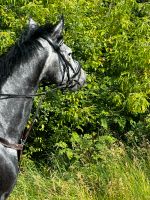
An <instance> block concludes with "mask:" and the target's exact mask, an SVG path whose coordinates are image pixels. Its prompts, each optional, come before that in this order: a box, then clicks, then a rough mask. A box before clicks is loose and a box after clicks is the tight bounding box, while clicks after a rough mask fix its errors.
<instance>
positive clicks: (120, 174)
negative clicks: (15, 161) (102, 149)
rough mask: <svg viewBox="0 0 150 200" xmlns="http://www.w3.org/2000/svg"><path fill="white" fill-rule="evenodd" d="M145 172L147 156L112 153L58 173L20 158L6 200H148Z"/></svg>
mask: <svg viewBox="0 0 150 200" xmlns="http://www.w3.org/2000/svg"><path fill="white" fill-rule="evenodd" d="M117 151H118V150H117ZM60 168H61V166H60ZM149 171H150V154H149V153H147V156H146V158H145V159H143V158H140V159H139V158H137V157H135V156H134V158H133V159H131V158H129V156H128V155H127V154H126V153H125V152H124V151H122V152H121V153H120V152H119V153H117V152H116V150H114V151H113V150H112V153H111V155H110V156H109V157H107V159H106V160H102V161H101V162H97V163H96V164H87V165H86V166H82V167H81V166H80V167H78V166H76V165H72V166H70V168H69V169H68V170H66V171H65V170H63V171H62V172H61V171H60V170H57V169H56V170H50V169H49V168H48V167H41V168H39V167H37V166H36V165H35V164H34V163H33V162H32V161H31V160H29V159H27V158H24V159H23V168H22V170H21V173H20V175H19V177H18V183H17V186H16V187H15V190H14V191H13V193H12V195H11V197H10V198H9V200H123V199H125V200H134V199H135V200H149V199H150V180H149V179H150V176H149Z"/></svg>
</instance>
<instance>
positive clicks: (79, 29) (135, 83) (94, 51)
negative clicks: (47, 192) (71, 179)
mask: <svg viewBox="0 0 150 200" xmlns="http://www.w3.org/2000/svg"><path fill="white" fill-rule="evenodd" d="M0 2H1V6H0V29H1V32H0V51H1V53H2V52H5V51H7V49H8V47H9V46H10V45H12V44H13V43H14V42H15V41H16V40H17V38H18V37H19V35H20V34H21V30H22V29H23V27H25V26H26V23H27V20H28V18H29V17H32V18H33V19H34V20H35V21H37V22H38V23H40V24H44V23H45V22H47V21H50V22H56V21H57V19H58V16H60V14H62V13H63V14H64V17H65V27H66V28H65V32H64V39H65V42H66V43H67V44H68V45H69V46H70V47H71V48H72V49H73V51H74V56H75V57H76V58H77V60H79V61H80V62H81V63H82V65H83V68H84V69H85V70H86V71H87V74H88V78H87V83H88V84H87V86H86V87H84V88H83V89H82V90H80V91H78V92H75V93H70V92H65V93H64V94H62V93H61V92H60V91H55V92H51V88H49V87H48V86H45V87H44V86H43V87H41V88H40V89H39V90H49V93H48V95H47V98H46V100H45V101H44V102H43V104H42V106H41V110H40V113H39V117H38V118H37V121H36V124H35V126H34V128H33V131H32V134H31V136H30V138H29V140H28V141H29V142H28V143H29V146H28V148H27V153H28V154H30V155H32V157H34V158H36V157H37V156H38V157H39V156H40V157H44V158H45V159H46V160H47V161H49V160H50V155H51V153H56V152H58V151H57V150H58V147H59V149H60V150H61V151H62V150H64V149H65V147H66V146H67V148H68V149H70V155H71V156H73V154H74V152H72V147H73V145H74V143H73V141H72V140H71V139H70V138H72V137H74V135H76V137H77V138H78V137H79V138H80V136H81V139H80V140H82V139H83V138H84V141H85V140H87V146H89V143H88V141H89V138H90V141H91V142H92V141H94V144H97V143H98V141H100V139H99V138H100V136H103V135H110V136H113V137H114V138H117V139H119V140H123V141H124V142H126V143H127V144H130V145H133V144H138V145H139V144H141V143H144V142H145V141H147V140H148V139H149V138H150V115H149V104H150V101H149V96H150V85H149V83H150V78H149V74H150V73H149V66H150V34H149V33H150V25H149V24H150V14H149V10H150V4H149V3H138V2H139V1H136V0H126V1H124V0H87V1H85V0H79V1H78V0H72V1H66V0H61V1H60V0H58V1H57V2H55V1H49V0H41V1H38V0H35V1H33V0H24V1H23V0H17V1H15V0H5V1H4V0H1V1H0ZM145 2H146V1H145ZM38 101H39V99H38V98H37V99H35V104H34V107H33V113H34V112H35V109H36V107H37V104H38ZM31 121H32V116H31V119H30V120H29V124H30V123H31ZM27 127H28V126H27ZM85 134H86V136H88V137H89V138H88V137H86V136H84V135H85ZM91 137H92V138H93V139H92V138H91ZM110 140H111V139H110ZM112 140H114V139H113V138H112ZM62 144H63V145H64V146H61V145H62ZM80 145H81V144H79V146H80ZM90 147H91V148H94V147H93V146H90ZM81 148H83V149H84V148H86V147H85V146H82V147H81ZM87 148H88V147H87ZM95 148H97V147H95ZM76 150H78V147H77V149H76ZM95 151H97V150H95ZM98 151H99V150H98ZM64 152H65V153H66V154H67V155H69V154H68V150H67V151H64Z"/></svg>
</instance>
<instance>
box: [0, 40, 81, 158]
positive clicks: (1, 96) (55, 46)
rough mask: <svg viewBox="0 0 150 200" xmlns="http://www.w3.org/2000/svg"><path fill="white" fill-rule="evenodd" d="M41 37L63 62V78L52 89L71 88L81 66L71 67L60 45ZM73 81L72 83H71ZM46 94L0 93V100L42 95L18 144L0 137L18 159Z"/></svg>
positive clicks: (76, 81) (77, 82) (79, 72)
mask: <svg viewBox="0 0 150 200" xmlns="http://www.w3.org/2000/svg"><path fill="white" fill-rule="evenodd" d="M43 39H45V40H46V41H47V42H48V43H49V44H50V45H51V46H52V47H53V49H54V50H55V51H56V53H57V54H58V57H59V59H60V61H61V62H62V64H63V78H62V82H61V83H60V84H59V85H57V87H56V88H54V89H52V90H56V89H58V88H60V89H61V90H65V89H67V88H72V87H74V86H75V85H76V84H79V85H80V83H79V81H78V80H79V78H80V75H81V66H80V65H79V64H78V69H77V71H75V70H74V68H73V67H72V65H71V64H70V62H69V61H68V60H67V59H66V58H65V56H64V55H63V54H62V53H61V51H60V45H58V44H57V43H54V42H53V40H52V39H50V38H47V37H43ZM69 68H71V70H72V71H73V73H74V75H73V76H72V77H70V73H69ZM65 72H67V78H68V79H67V80H68V81H67V83H65V84H63V81H64V74H65ZM76 76H78V80H74V78H75V77H76ZM73 83H74V84H73ZM46 94H47V92H42V93H38V94H31V95H26V94H10V93H9V94H3V93H0V100H4V99H12V98H25V99H33V98H34V97H37V96H42V97H41V99H40V101H39V103H38V106H37V109H36V112H35V115H34V117H33V121H32V123H31V125H30V127H29V129H28V131H27V132H26V133H23V134H22V136H21V139H20V143H19V144H12V143H10V142H9V141H8V140H6V139H4V138H2V137H0V144H2V145H3V146H4V147H6V148H11V149H15V150H17V153H18V161H19V160H20V156H21V154H22V151H23V147H24V145H25V142H26V140H27V138H28V136H29V133H30V132H31V129H32V127H33V125H34V122H35V120H36V117H37V115H38V112H39V109H40V106H41V104H42V101H43V100H44V98H45V97H46Z"/></svg>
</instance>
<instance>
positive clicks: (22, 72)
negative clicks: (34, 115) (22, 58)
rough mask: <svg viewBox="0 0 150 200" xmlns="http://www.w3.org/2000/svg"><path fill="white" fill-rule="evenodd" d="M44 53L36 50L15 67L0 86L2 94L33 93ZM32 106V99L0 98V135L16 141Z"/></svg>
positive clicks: (35, 89)
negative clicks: (31, 57) (0, 86)
mask: <svg viewBox="0 0 150 200" xmlns="http://www.w3.org/2000/svg"><path fill="white" fill-rule="evenodd" d="M45 57H46V53H41V51H40V49H39V50H38V51H37V52H36V57H35V58H33V59H30V60H29V61H28V62H27V63H24V64H21V65H20V66H18V67H17V69H16V70H15V72H13V73H12V75H11V76H10V77H8V78H7V80H6V81H5V83H4V84H3V86H2V88H1V93H4V94H23V95H29V94H35V93H36V91H37V88H38V82H39V78H40V74H41V72H42V69H43V68H42V67H43V63H44V60H45ZM31 107H32V99H26V98H12V99H6V100H0V137H4V138H5V139H7V140H8V141H10V142H12V143H13V142H15V143H17V142H18V140H19V139H20V137H21V134H22V131H23V129H24V128H25V125H26V123H27V120H28V118H29V114H30V111H31Z"/></svg>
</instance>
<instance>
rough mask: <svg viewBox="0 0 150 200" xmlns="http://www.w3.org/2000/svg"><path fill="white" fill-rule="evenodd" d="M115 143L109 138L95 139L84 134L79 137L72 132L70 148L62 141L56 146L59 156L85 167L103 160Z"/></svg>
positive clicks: (93, 135)
mask: <svg viewBox="0 0 150 200" xmlns="http://www.w3.org/2000/svg"><path fill="white" fill-rule="evenodd" d="M115 141H116V139H115V138H113V137H110V136H101V137H96V134H94V133H93V134H92V135H89V134H84V136H83V137H81V136H79V135H78V134H77V133H76V132H73V133H72V136H71V139H70V142H71V144H72V146H71V147H69V146H68V145H67V144H66V143H65V142H62V141H61V142H59V143H57V144H56V146H57V147H58V149H59V155H63V156H64V155H66V156H67V158H68V159H69V160H70V161H71V162H73V163H76V164H79V165H81V166H86V165H89V164H90V163H92V164H94V163H95V164H96V163H97V162H100V161H103V160H105V159H106V156H105V155H106V154H107V155H108V154H109V153H110V152H111V147H112V146H113V145H112V144H114V143H115Z"/></svg>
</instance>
